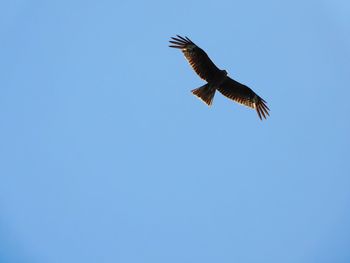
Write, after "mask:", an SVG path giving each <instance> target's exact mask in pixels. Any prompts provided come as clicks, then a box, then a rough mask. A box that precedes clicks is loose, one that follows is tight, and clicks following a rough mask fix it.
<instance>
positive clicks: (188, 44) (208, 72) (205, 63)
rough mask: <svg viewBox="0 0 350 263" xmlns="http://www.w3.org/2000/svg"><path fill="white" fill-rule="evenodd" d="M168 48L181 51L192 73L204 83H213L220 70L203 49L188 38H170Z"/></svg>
mask: <svg viewBox="0 0 350 263" xmlns="http://www.w3.org/2000/svg"><path fill="white" fill-rule="evenodd" d="M169 42H170V43H171V44H172V45H170V46H169V47H172V48H178V49H181V50H182V52H183V53H184V55H185V57H186V59H187V60H188V62H189V63H190V65H191V66H192V68H193V69H194V71H195V72H196V73H197V74H198V75H199V76H200V77H201V78H202V79H203V80H205V81H207V82H209V83H210V82H213V81H214V80H215V76H217V74H218V72H219V71H220V69H218V67H217V66H216V65H215V64H214V63H213V61H211V59H210V58H209V57H208V55H207V53H205V52H204V50H203V49H201V48H200V47H198V46H197V45H196V44H195V43H193V42H192V41H191V40H190V39H189V38H188V37H181V36H179V35H177V37H172V40H170V41H169Z"/></svg>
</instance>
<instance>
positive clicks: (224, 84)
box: [169, 35, 270, 120]
mask: <svg viewBox="0 0 350 263" xmlns="http://www.w3.org/2000/svg"><path fill="white" fill-rule="evenodd" d="M171 39H172V40H170V41H169V42H170V43H171V45H169V47H172V48H178V49H181V51H182V52H183V54H184V55H185V57H186V59H187V60H188V62H189V63H190V65H191V66H192V68H193V69H194V71H195V72H196V73H197V74H198V75H199V77H200V78H202V79H203V80H205V81H206V82H207V83H206V84H205V85H203V86H201V87H199V88H197V89H194V90H192V93H193V94H194V95H196V96H197V97H198V98H200V99H201V100H202V101H204V102H205V103H206V104H207V105H208V106H211V105H212V102H213V98H214V95H215V91H216V90H218V91H219V92H220V93H221V94H223V95H224V96H226V97H227V98H230V99H232V100H234V101H235V102H238V103H240V104H243V105H245V106H248V107H250V108H252V109H255V110H256V112H257V114H258V116H259V118H260V119H261V120H262V118H265V119H266V117H267V116H269V110H270V109H269V108H268V107H267V105H266V101H264V100H263V99H262V98H261V97H259V96H258V95H257V94H256V93H255V92H254V91H253V90H251V89H250V88H248V87H247V86H245V85H243V84H241V83H239V82H237V81H235V80H233V79H231V78H230V77H229V76H227V72H226V70H220V69H219V68H218V67H217V66H216V65H215V64H214V63H213V61H211V59H210V58H209V57H208V55H207V53H205V52H204V50H203V49H201V48H200V47H198V46H197V45H196V44H195V43H193V42H192V41H191V40H190V39H189V38H188V37H182V36H179V35H177V37H172V38H171Z"/></svg>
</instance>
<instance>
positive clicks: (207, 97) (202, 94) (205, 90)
mask: <svg viewBox="0 0 350 263" xmlns="http://www.w3.org/2000/svg"><path fill="white" fill-rule="evenodd" d="M191 92H192V93H193V94H194V95H196V96H197V97H198V98H200V99H201V100H202V101H204V102H205V103H206V104H207V105H208V106H211V105H212V103H213V99H214V95H215V88H212V87H210V86H209V84H208V83H207V84H205V85H203V86H202V87H199V88H197V89H194V90H192V91H191Z"/></svg>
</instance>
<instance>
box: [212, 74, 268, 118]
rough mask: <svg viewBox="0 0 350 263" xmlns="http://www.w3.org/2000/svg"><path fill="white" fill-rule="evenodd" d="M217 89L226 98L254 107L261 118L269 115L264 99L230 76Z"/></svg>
mask: <svg viewBox="0 0 350 263" xmlns="http://www.w3.org/2000/svg"><path fill="white" fill-rule="evenodd" d="M217 90H218V91H220V93H221V94H222V95H224V96H226V97H227V98H230V99H231V100H234V101H235V102H238V103H240V104H243V105H245V106H248V107H250V108H253V109H255V110H256V112H257V113H258V116H259V118H260V119H261V120H262V117H263V118H265V119H266V117H267V116H269V115H270V114H269V110H270V109H269V108H268V107H267V105H266V101H264V100H263V99H262V98H260V97H259V96H258V95H257V94H256V93H255V92H254V91H253V90H252V89H250V88H248V87H247V86H245V85H243V84H241V83H239V82H237V81H235V80H233V79H231V78H230V77H227V78H226V80H225V81H224V82H223V83H222V84H221V85H220V86H219V87H217Z"/></svg>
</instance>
